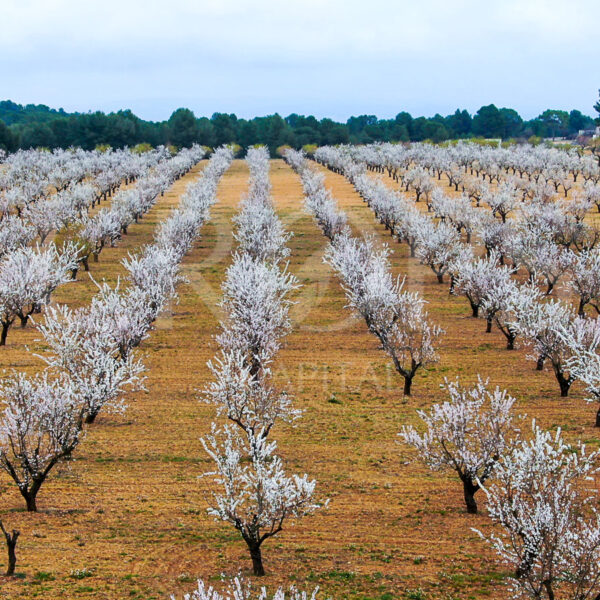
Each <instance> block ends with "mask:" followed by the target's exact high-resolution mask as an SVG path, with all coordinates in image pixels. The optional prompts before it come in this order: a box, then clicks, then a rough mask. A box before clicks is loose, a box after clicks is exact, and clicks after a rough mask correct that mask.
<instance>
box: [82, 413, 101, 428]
mask: <svg viewBox="0 0 600 600" xmlns="http://www.w3.org/2000/svg"><path fill="white" fill-rule="evenodd" d="M97 416H98V411H97V410H94V411H92V412H89V413H88V414H87V415H86V416H85V419H84V423H87V424H88V425H89V424H91V423H93V422H94V421H95V420H96V417H97Z"/></svg>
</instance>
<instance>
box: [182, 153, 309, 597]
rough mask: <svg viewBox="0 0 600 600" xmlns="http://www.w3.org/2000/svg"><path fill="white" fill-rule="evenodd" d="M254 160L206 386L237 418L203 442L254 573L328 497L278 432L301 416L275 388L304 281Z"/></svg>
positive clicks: (213, 509)
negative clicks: (278, 360)
mask: <svg viewBox="0 0 600 600" xmlns="http://www.w3.org/2000/svg"><path fill="white" fill-rule="evenodd" d="M247 163H248V165H249V168H250V189H249V193H248V195H247V197H246V198H245V199H244V200H243V201H242V204H241V210H240V212H239V213H238V214H237V215H236V217H235V218H234V223H235V226H236V229H235V239H236V240H237V242H238V244H239V246H238V249H237V251H236V252H235V253H234V256H233V263H232V264H231V266H230V267H229V268H228V269H227V273H226V276H225V280H224V282H223V284H222V290H223V299H222V301H221V308H222V310H223V313H224V317H223V319H222V321H221V323H220V330H221V331H220V333H219V335H218V336H217V338H216V340H217V343H218V345H219V347H220V350H219V353H218V354H217V356H216V357H215V359H214V361H211V362H209V363H208V366H209V369H210V371H211V372H212V376H213V379H212V381H211V382H210V384H209V385H208V386H207V387H206V388H205V389H204V390H203V391H202V400H203V401H204V402H207V403H209V404H211V405H214V406H215V407H216V409H217V414H218V415H219V416H223V417H226V418H227V420H228V423H226V424H224V425H217V424H216V423H213V424H212V428H211V432H210V434H208V435H206V436H205V437H203V438H202V443H203V445H204V448H205V450H206V452H207V453H208V455H209V456H210V458H211V459H212V460H213V461H214V465H215V469H214V471H212V472H210V473H206V474H205V477H210V478H211V479H212V484H213V494H212V501H211V503H210V508H209V513H210V514H211V515H213V516H214V517H215V519H217V520H220V521H224V522H227V523H229V524H231V525H232V526H233V527H234V528H235V529H237V530H238V531H239V533H240V535H241V536H242V538H243V539H244V541H245V542H246V545H247V547H248V551H249V553H250V557H251V559H252V567H253V571H254V574H255V575H264V573H265V570H264V565H263V557H262V545H263V543H264V542H265V540H267V539H269V538H270V537H272V536H274V535H276V534H277V533H278V532H280V531H281V529H282V528H283V525H284V523H285V522H286V520H289V519H294V518H299V517H302V516H304V515H309V514H311V513H313V512H314V511H315V510H316V509H317V508H319V506H320V504H319V503H317V502H316V501H315V500H314V499H313V496H314V490H315V486H316V482H315V481H314V480H310V479H309V478H308V476H307V475H302V476H299V475H295V474H294V475H289V474H288V473H287V472H286V470H285V468H284V464H283V461H282V459H281V458H280V457H279V456H278V455H277V453H276V450H277V443H276V442H275V441H273V440H272V439H271V438H272V429H273V427H274V425H275V424H276V423H277V421H279V420H282V421H285V422H288V423H292V422H293V421H294V420H295V419H297V418H298V417H299V416H300V411H299V410H297V409H295V408H294V407H293V405H292V401H291V398H290V396H289V394H288V392H287V391H285V390H282V389H278V388H277V387H276V386H275V385H274V383H273V379H272V371H271V368H272V364H273V361H274V359H275V357H276V355H277V352H278V351H279V349H280V347H281V344H282V339H283V338H284V337H285V336H286V335H287V334H288V333H289V331H290V327H291V323H290V318H289V309H290V306H291V304H292V301H291V300H290V295H291V294H292V292H293V291H294V290H295V289H296V288H297V287H298V282H297V279H296V278H295V277H294V276H293V275H292V274H291V273H289V272H288V269H287V264H286V263H284V262H283V261H284V259H285V258H286V257H287V256H288V255H289V249H288V248H287V246H286V243H287V241H288V239H289V237H290V234H289V233H288V232H286V231H285V230H284V228H283V225H282V224H281V222H280V220H279V219H278V217H277V215H276V214H275V211H274V209H273V205H272V202H271V198H270V184H269V154H268V151H267V150H266V148H264V147H260V148H253V149H250V150H249V151H248V154H247ZM199 585H200V587H199V591H198V592H197V593H198V595H199V598H203V596H202V594H203V593H205V590H204V588H203V587H202V584H199ZM239 594H240V598H244V597H246V596H244V595H241V592H239ZM192 597H194V596H192ZM236 597H237V596H236ZM283 597H284V596H283V592H281V598H283ZM292 597H295V596H294V595H293V594H292Z"/></svg>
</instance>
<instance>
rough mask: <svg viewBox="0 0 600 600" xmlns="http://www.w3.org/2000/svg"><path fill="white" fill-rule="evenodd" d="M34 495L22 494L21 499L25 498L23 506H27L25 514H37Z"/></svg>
mask: <svg viewBox="0 0 600 600" xmlns="http://www.w3.org/2000/svg"><path fill="white" fill-rule="evenodd" d="M36 494H37V492H36ZM36 494H31V493H27V492H25V493H24V494H23V498H25V504H26V505H27V512H37V502H36Z"/></svg>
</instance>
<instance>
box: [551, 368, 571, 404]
mask: <svg viewBox="0 0 600 600" xmlns="http://www.w3.org/2000/svg"><path fill="white" fill-rule="evenodd" d="M554 373H555V374H556V379H557V381H558V385H559V386H560V397H561V398H566V397H567V396H568V395H569V389H570V387H571V382H570V381H569V379H568V378H567V377H565V376H564V375H563V374H562V372H561V371H559V370H557V369H554Z"/></svg>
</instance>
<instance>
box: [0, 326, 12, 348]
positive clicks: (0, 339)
mask: <svg viewBox="0 0 600 600" xmlns="http://www.w3.org/2000/svg"><path fill="white" fill-rule="evenodd" d="M9 329H10V323H2V333H1V334H0V346H6V336H7V335H8V330H9Z"/></svg>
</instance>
